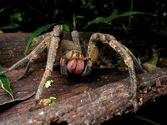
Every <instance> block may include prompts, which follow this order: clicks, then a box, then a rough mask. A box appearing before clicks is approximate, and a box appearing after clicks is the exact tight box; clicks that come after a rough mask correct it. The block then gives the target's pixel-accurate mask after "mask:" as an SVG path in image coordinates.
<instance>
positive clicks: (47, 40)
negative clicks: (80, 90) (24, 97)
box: [0, 25, 142, 108]
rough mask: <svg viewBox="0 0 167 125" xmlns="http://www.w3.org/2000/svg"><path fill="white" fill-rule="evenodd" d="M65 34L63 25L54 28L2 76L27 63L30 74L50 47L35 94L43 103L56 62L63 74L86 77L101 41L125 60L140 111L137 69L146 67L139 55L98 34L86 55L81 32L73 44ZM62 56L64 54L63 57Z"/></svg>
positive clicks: (74, 35) (109, 36)
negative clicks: (63, 33) (63, 38)
mask: <svg viewBox="0 0 167 125" xmlns="http://www.w3.org/2000/svg"><path fill="white" fill-rule="evenodd" d="M62 32H63V26H62V25H57V26H55V27H54V29H53V31H51V32H49V33H46V34H44V35H41V36H39V37H37V38H35V39H34V41H39V40H40V43H39V44H38V45H37V47H36V48H35V49H34V50H32V52H30V54H28V55H27V56H26V57H24V58H23V59H21V60H20V61H18V62H17V63H15V64H14V65H13V66H11V67H10V68H9V69H7V70H6V71H3V72H1V73H0V74H4V73H6V72H9V71H11V70H14V69H16V68H18V67H19V66H21V65H23V64H25V63H27V66H26V69H25V74H26V73H27V72H28V70H29V68H30V64H31V63H32V62H34V61H35V60H36V59H37V58H38V57H39V56H40V54H41V53H42V52H43V51H44V50H45V49H46V48H47V49H48V57H47V64H46V69H45V72H44V74H43V77H42V79H41V82H40V84H39V87H38V90H37V92H36V95H35V100H39V99H40V98H41V95H42V92H43V88H44V84H45V83H46V81H47V80H48V79H49V77H50V76H51V73H52V71H53V66H54V64H55V63H56V62H55V60H59V63H60V72H61V74H63V75H68V74H74V75H80V76H86V75H88V74H89V73H90V72H91V68H92V65H93V64H94V63H95V61H96V60H97V57H98V47H97V43H98V42H101V43H103V44H108V45H109V46H110V47H112V48H113V49H114V50H115V51H116V52H117V53H118V54H119V55H120V56H121V57H122V58H123V60H124V63H125V65H126V66H127V67H128V71H129V78H130V85H131V92H132V103H133V106H134V108H136V107H137V105H136V104H137V103H136V89H137V87H136V82H137V80H136V74H135V69H134V64H136V66H137V67H138V68H139V69H141V70H142V68H141V66H140V64H139V63H138V61H137V59H136V58H135V56H134V55H133V54H132V52H131V51H130V50H129V49H128V48H127V47H125V46H124V45H123V44H121V43H120V42H118V41H117V40H116V39H115V38H114V37H113V36H111V35H109V34H102V33H94V34H92V35H91V37H90V40H89V43H88V47H87V52H86V54H83V52H82V49H81V46H80V40H79V33H78V32H77V31H73V32H72V33H71V36H72V41H69V40H61V38H60V35H61V33H62ZM60 53H62V54H63V55H62V54H60ZM59 55H61V56H59Z"/></svg>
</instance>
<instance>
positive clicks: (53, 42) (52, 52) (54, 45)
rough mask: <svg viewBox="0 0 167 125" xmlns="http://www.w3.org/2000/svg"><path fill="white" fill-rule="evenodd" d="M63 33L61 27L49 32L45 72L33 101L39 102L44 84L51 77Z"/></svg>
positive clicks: (58, 26)
mask: <svg viewBox="0 0 167 125" xmlns="http://www.w3.org/2000/svg"><path fill="white" fill-rule="evenodd" d="M62 31H63V26H62V25H57V26H55V27H54V29H53V31H52V32H50V38H51V39H50V44H49V48H48V49H49V50H48V57H47V63H46V68H45V72H44V74H43V76H42V79H41V82H40V83H39V86H38V89H37V92H36V95H35V100H36V101H37V100H39V99H40V98H41V95H42V92H43V88H44V84H45V83H46V81H47V80H48V78H49V77H50V76H51V73H52V71H53V66H54V62H55V58H56V54H57V50H58V47H59V42H60V38H59V36H60V34H61V33H62Z"/></svg>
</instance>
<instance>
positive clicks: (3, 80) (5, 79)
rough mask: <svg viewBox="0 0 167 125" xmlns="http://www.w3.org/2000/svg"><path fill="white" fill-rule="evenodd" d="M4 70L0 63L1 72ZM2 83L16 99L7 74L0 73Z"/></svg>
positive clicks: (0, 82)
mask: <svg viewBox="0 0 167 125" xmlns="http://www.w3.org/2000/svg"><path fill="white" fill-rule="evenodd" d="M1 71H3V68H2V66H1V65H0V72H1ZM0 84H1V86H2V88H3V89H4V90H5V91H6V92H7V93H9V95H10V96H11V97H12V99H14V94H13V91H12V89H11V87H10V83H9V80H8V78H7V77H6V76H5V75H0Z"/></svg>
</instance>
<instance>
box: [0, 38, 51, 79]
mask: <svg viewBox="0 0 167 125" xmlns="http://www.w3.org/2000/svg"><path fill="white" fill-rule="evenodd" d="M49 41H50V37H48V36H47V37H45V38H44V39H43V41H42V42H41V43H40V44H38V46H37V47H36V48H35V49H34V50H33V51H32V52H31V53H30V54H28V55H27V56H25V57H24V58H23V59H21V60H19V61H18V62H16V63H15V64H13V65H12V66H11V67H10V68H8V69H7V70H5V71H2V72H0V75H1V74H4V73H7V72H9V71H12V70H14V69H17V68H19V67H20V66H22V65H24V64H25V63H27V66H26V69H25V72H24V73H23V75H22V76H21V77H20V78H19V79H21V78H22V77H24V75H25V74H27V72H28V71H29V68H30V64H31V63H32V62H33V61H35V60H36V59H37V58H38V56H39V54H40V53H42V52H43V50H44V49H45V48H47V46H48V44H49Z"/></svg>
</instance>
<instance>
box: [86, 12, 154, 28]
mask: <svg viewBox="0 0 167 125" xmlns="http://www.w3.org/2000/svg"><path fill="white" fill-rule="evenodd" d="M139 14H144V15H150V16H156V15H155V14H151V13H146V12H138V11H127V12H124V13H122V14H118V11H117V10H115V11H113V12H112V14H111V15H110V16H108V17H97V18H95V19H93V20H92V21H89V22H88V23H87V25H86V26H85V27H84V29H85V28H87V27H89V26H91V25H93V24H100V23H104V24H108V25H111V24H112V21H113V20H115V19H118V18H121V17H129V16H132V15H139Z"/></svg>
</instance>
